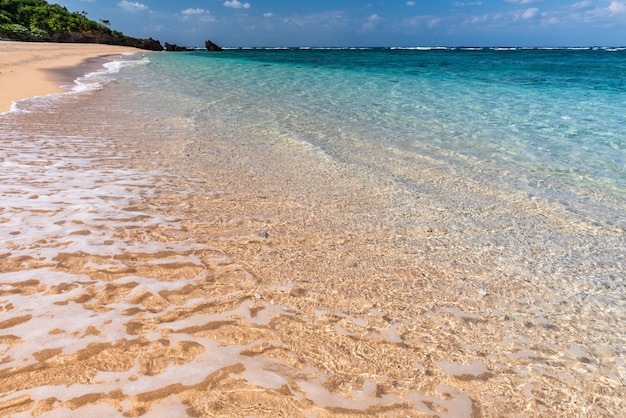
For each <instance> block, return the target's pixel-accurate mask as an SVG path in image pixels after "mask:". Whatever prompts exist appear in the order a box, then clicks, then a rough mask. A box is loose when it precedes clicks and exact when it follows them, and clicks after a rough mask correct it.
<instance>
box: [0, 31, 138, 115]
mask: <svg viewBox="0 0 626 418" xmlns="http://www.w3.org/2000/svg"><path fill="white" fill-rule="evenodd" d="M129 52H130V53H133V52H146V51H142V50H139V49H136V48H129V47H124V46H115V45H100V44H58V43H47V42H13V41H0V112H5V111H8V110H9V109H10V108H11V104H12V103H13V102H14V101H16V100H21V99H25V98H28V97H34V96H45V95H47V94H52V93H59V92H62V91H63V90H62V89H61V88H60V86H61V85H63V84H68V83H69V84H71V82H72V80H73V79H75V78H76V77H77V76H79V75H81V74H84V73H85V71H84V66H85V65H86V64H85V61H86V60H88V59H90V58H96V57H101V56H106V55H117V54H123V53H129ZM71 68H73V70H70V69H71ZM52 69H56V70H57V71H50V70H52ZM63 69H65V70H66V71H65V72H63V71H62V70H63ZM59 70H61V71H59Z"/></svg>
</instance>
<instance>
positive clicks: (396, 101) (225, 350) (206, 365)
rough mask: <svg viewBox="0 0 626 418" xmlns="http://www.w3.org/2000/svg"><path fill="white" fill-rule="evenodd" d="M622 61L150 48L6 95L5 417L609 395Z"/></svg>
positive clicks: (619, 235)
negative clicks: (71, 87)
mask: <svg viewBox="0 0 626 418" xmlns="http://www.w3.org/2000/svg"><path fill="white" fill-rule="evenodd" d="M624 53H625V51H608V50H595V51H594V50H590V49H589V50H515V51H508V50H507V51H495V50H258V51H257V50H236V51H226V52H224V53H220V54H209V53H206V52H194V53H175V54H174V53H172V54H169V53H168V54H148V55H147V58H145V59H142V60H133V61H131V62H127V63H125V64H122V63H115V64H108V71H106V72H103V73H99V74H94V75H91V76H88V77H86V78H85V79H83V80H79V82H78V85H77V90H78V91H86V92H87V93H80V94H69V95H62V96H53V97H47V98H39V99H35V100H27V101H24V102H20V103H18V104H17V108H19V109H22V110H24V111H17V112H14V113H11V114H6V115H2V116H1V117H0V177H2V178H4V179H5V181H4V182H2V183H0V381H2V382H3V385H0V415H2V414H7V415H9V414H11V415H15V416H31V415H33V414H34V415H39V416H44V417H45V416H52V417H54V416H86V415H94V416H117V415H120V414H126V415H133V416H142V415H146V416H162V415H172V416H182V415H194V416H214V415H219V414H225V415H228V416H250V415H255V416H280V415H281V414H282V415H285V416H343V415H359V414H369V415H383V414H387V415H389V416H416V417H418V416H424V415H427V416H441V417H465V416H467V417H471V416H498V417H499V416H528V415H532V416H545V417H551V416H593V417H596V416H598V417H600V416H602V417H609V416H610V417H612V416H620V415H623V413H624V411H626V404H625V402H624V399H623V393H624V391H625V390H626V353H625V352H624V341H626V330H625V329H624V327H623V323H624V321H626V287H625V283H624V271H626V252H625V251H624V248H626V231H625V227H624V222H625V221H624V219H625V217H624V212H625V207H624V205H625V201H626V199H625V198H624V188H625V179H624V152H625V147H624V141H625V137H624V134H623V133H622V131H621V130H620V127H621V126H623V125H624V123H623V122H624V116H625V115H626V112H625V111H624V109H625V106H626V103H625V100H624V95H625V92H624V74H626V72H625V71H624V58H625V56H624ZM94 89H96V90H97V89H101V90H98V91H92V92H89V91H90V90H94Z"/></svg>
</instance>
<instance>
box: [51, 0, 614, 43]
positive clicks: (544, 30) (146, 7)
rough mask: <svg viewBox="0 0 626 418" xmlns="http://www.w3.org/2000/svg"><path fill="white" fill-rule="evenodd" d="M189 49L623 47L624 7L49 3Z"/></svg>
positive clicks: (191, 0)
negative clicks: (212, 46) (207, 43)
mask: <svg viewBox="0 0 626 418" xmlns="http://www.w3.org/2000/svg"><path fill="white" fill-rule="evenodd" d="M48 2H49V3H58V4H61V5H62V6H65V7H67V8H68V10H70V11H76V12H83V11H84V12H86V13H87V17H89V18H90V19H92V20H96V21H99V20H108V21H110V23H111V28H112V29H115V30H119V31H121V32H123V33H124V34H126V35H129V36H133V37H138V38H148V37H152V38H154V39H158V40H160V41H161V43H165V42H169V43H174V44H177V45H181V46H190V47H193V46H204V41H205V40H207V39H210V40H211V41H213V42H215V43H217V44H218V45H220V46H225V47H263V46H265V47H278V46H290V47H291V46H310V47H316V46H317V47H323V46H328V47H342V46H371V47H380V46H625V45H626V0H582V1H576V0H476V1H474V0H470V1H449V0H444V1H439V0H437V1H435V0H384V1H367V0H288V1H287V0H136V1H134V0H67V1H58V0H57V1H55V0H49V1H48Z"/></svg>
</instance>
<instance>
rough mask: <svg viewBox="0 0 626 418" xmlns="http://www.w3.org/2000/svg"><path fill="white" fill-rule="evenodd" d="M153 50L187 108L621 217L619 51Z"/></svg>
mask: <svg viewBox="0 0 626 418" xmlns="http://www.w3.org/2000/svg"><path fill="white" fill-rule="evenodd" d="M152 61H153V63H152V65H151V66H150V67H147V68H145V69H144V70H146V71H156V72H158V74H159V75H160V76H161V77H164V80H163V81H164V84H163V85H162V87H163V88H167V87H168V85H171V84H170V83H173V84H175V86H176V87H175V89H176V90H177V93H176V94H182V95H185V96H187V98H188V100H190V101H191V102H190V104H191V103H193V105H192V108H193V107H194V106H197V107H196V110H197V109H198V107H199V108H200V109H202V110H203V111H206V112H209V113H210V114H214V115H219V118H226V120H229V121H230V122H231V123H237V124H241V125H244V126H247V127H249V128H250V129H253V130H255V131H257V132H260V133H264V134H265V135H266V137H268V138H272V139H275V138H277V137H284V138H289V139H293V140H296V141H301V142H303V143H307V144H310V145H312V146H314V147H316V148H318V149H320V150H321V151H323V152H324V153H326V154H327V155H329V156H330V157H331V158H334V159H337V160H340V161H346V162H351V163H354V164H356V165H357V166H358V165H375V166H377V169H378V170H380V174H381V175H388V174H390V173H391V172H393V167H387V166H386V163H385V162H384V161H385V160H387V158H388V152H390V150H399V151H401V152H403V153H409V154H410V153H415V154H419V155H428V156H430V157H432V158H434V159H436V160H438V161H440V162H441V163H445V164H454V165H455V166H456V167H457V168H458V169H459V170H462V174H463V175H470V176H474V177H476V180H477V181H483V180H488V181H494V180H495V181H497V182H498V183H499V184H500V185H501V187H511V188H514V189H518V190H522V191H524V192H527V193H528V194H530V195H537V196H539V197H541V198H544V199H549V200H554V201H558V202H561V203H562V204H564V205H566V206H567V207H568V208H570V209H572V210H574V211H576V212H579V213H581V214H583V215H584V216H589V217H591V218H592V219H594V220H596V221H598V222H601V223H604V222H608V223H612V224H616V225H619V226H620V227H622V228H624V227H626V212H625V209H626V205H625V202H626V169H625V167H626V134H625V133H624V126H625V125H626V51H607V50H603V49H598V50H593V49H586V50H537V49H533V50H527V49H525V50H514V51H510V50H507V51H500V50H492V49H481V50H458V49H454V50H450V49H446V50H417V51H416V50H388V49H373V50H246V51H242V50H237V51H228V52H225V53H224V54H219V55H216V54H207V53H204V52H197V53H191V54H180V55H175V54H169V55H160V56H155V57H153V58H152ZM170 79H171V80H170ZM372 144H373V145H375V146H378V147H381V148H380V149H381V151H380V154H378V155H372V154H371V148H369V145H372ZM364 152H365V153H366V155H363V153H364ZM399 180H404V179H402V178H400V179H399ZM407 183H409V185H410V183H411V180H409V179H407Z"/></svg>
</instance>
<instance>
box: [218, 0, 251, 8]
mask: <svg viewBox="0 0 626 418" xmlns="http://www.w3.org/2000/svg"><path fill="white" fill-rule="evenodd" d="M224 6H226V7H232V8H233V9H249V8H250V3H248V2H245V3H241V2H240V1H239V0H228V1H225V2H224Z"/></svg>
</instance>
